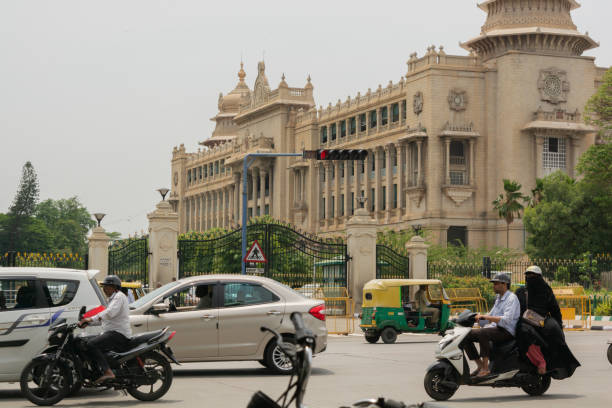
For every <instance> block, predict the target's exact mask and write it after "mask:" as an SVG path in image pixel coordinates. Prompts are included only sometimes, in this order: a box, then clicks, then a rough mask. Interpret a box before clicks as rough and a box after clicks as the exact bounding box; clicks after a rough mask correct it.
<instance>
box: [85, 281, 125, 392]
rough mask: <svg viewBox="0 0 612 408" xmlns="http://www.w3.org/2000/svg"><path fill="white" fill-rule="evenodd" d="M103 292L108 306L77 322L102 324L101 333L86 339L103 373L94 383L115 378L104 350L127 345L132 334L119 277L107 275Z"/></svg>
mask: <svg viewBox="0 0 612 408" xmlns="http://www.w3.org/2000/svg"><path fill="white" fill-rule="evenodd" d="M102 289H103V291H104V294H105V295H106V296H107V297H108V298H109V303H108V307H107V308H106V309H105V310H104V311H102V312H100V313H98V314H97V315H95V316H93V317H87V318H84V319H82V320H81V321H80V322H79V327H83V326H86V325H87V324H93V325H98V324H102V334H100V335H99V336H96V337H93V338H91V339H89V340H88V341H87V347H88V348H89V349H90V351H91V354H92V357H93V359H94V360H95V361H96V362H97V363H98V366H99V367H100V368H101V369H102V370H103V374H102V376H101V377H99V378H98V379H97V380H96V381H95V383H96V384H101V383H103V382H104V381H107V380H111V379H113V378H115V374H114V373H113V371H112V370H111V368H110V366H109V365H108V361H107V360H106V358H105V357H104V352H106V351H109V350H112V349H114V348H122V347H125V346H126V345H127V343H128V342H129V339H130V337H131V336H132V328H131V327H130V318H129V315H130V309H129V306H128V304H129V301H128V298H127V296H125V294H123V292H122V291H121V279H119V277H118V276H116V275H109V276H107V277H106V278H104V281H103V282H102Z"/></svg>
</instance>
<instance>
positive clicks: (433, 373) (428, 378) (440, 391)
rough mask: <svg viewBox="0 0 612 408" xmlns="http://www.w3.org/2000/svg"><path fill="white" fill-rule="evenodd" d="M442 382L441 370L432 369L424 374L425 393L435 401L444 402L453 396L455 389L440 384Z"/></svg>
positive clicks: (442, 371) (442, 373)
mask: <svg viewBox="0 0 612 408" xmlns="http://www.w3.org/2000/svg"><path fill="white" fill-rule="evenodd" d="M443 380H444V369H443V368H439V367H438V368H432V369H431V370H429V371H428V372H427V374H425V380H424V381H423V382H424V385H425V392H427V395H429V396H430V397H431V398H433V399H435V400H436V401H446V400H447V399H449V398H450V397H452V396H453V395H454V394H455V391H457V390H456V389H454V390H452V389H450V388H447V387H445V386H443V385H442V384H440V382H441V381H443Z"/></svg>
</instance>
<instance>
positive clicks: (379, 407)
mask: <svg viewBox="0 0 612 408" xmlns="http://www.w3.org/2000/svg"><path fill="white" fill-rule="evenodd" d="M291 321H292V322H293V326H294V327H295V344H293V343H287V342H284V341H283V338H282V336H281V335H280V334H279V333H278V332H276V331H275V330H272V329H269V328H267V327H262V328H261V331H269V332H270V333H272V334H274V336H275V337H276V343H277V344H278V346H279V348H280V349H281V350H282V351H283V353H285V355H286V356H287V357H288V358H289V359H290V360H291V362H292V363H293V371H292V373H291V378H290V379H289V385H288V386H287V389H286V390H285V392H284V393H282V394H281V396H280V397H278V398H277V399H276V401H275V400H273V399H272V398H270V397H269V396H267V395H266V394H265V393H263V392H262V391H257V392H256V393H255V394H253V396H252V397H251V401H250V402H249V405H247V408H288V407H289V406H291V404H292V403H295V407H296V408H305V407H304V404H303V401H304V394H305V393H306V385H307V384H308V379H309V378H310V369H311V367H312V349H313V347H314V344H315V336H314V335H313V333H312V331H311V330H309V329H307V328H306V327H305V326H304V321H303V320H302V315H301V314H300V313H297V312H293V313H292V314H291ZM292 391H293V393H292ZM290 394H291V395H290ZM353 407H361V408H366V407H372V408H411V407H415V408H416V406H407V405H405V404H404V403H403V402H397V401H393V400H385V399H384V398H374V399H365V400H361V401H357V402H355V403H354V404H353ZM341 408H347V407H341Z"/></svg>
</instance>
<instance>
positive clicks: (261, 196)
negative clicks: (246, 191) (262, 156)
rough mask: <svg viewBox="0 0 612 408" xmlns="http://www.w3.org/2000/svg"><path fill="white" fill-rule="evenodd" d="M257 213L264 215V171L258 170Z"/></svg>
mask: <svg viewBox="0 0 612 408" xmlns="http://www.w3.org/2000/svg"><path fill="white" fill-rule="evenodd" d="M296 184H297V183H296ZM258 185H259V215H264V212H265V209H266V204H265V203H266V171H265V170H264V169H260V170H259V181H258Z"/></svg>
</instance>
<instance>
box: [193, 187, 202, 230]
mask: <svg viewBox="0 0 612 408" xmlns="http://www.w3.org/2000/svg"><path fill="white" fill-rule="evenodd" d="M200 197H201V195H200V194H198V195H197V196H195V197H194V203H195V228H194V230H196V231H201V229H200V228H201V224H200V220H201V217H202V213H201V210H200V209H201V208H202V203H201V201H200Z"/></svg>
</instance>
